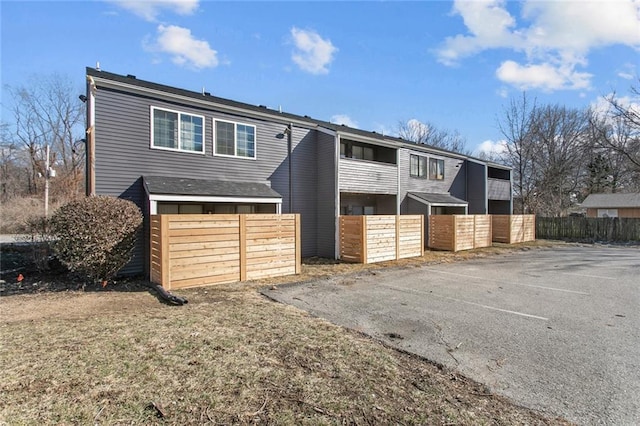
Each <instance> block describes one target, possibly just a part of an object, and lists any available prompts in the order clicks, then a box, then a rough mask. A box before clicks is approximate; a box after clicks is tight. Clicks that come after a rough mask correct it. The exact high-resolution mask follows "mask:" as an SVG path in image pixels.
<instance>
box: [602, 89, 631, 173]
mask: <svg viewBox="0 0 640 426" xmlns="http://www.w3.org/2000/svg"><path fill="white" fill-rule="evenodd" d="M631 93H632V95H633V97H634V98H636V99H640V81H639V82H638V85H637V86H632V87H631ZM605 101H606V103H607V106H608V109H607V110H606V111H604V112H602V111H597V110H591V114H590V119H589V121H590V125H591V130H592V135H593V138H594V142H595V143H596V146H598V147H600V148H602V149H604V150H606V151H608V152H613V153H617V154H619V155H621V156H623V157H624V158H626V160H627V161H628V163H629V166H630V168H631V169H633V170H635V171H636V172H640V104H639V103H634V102H633V101H631V102H627V101H624V100H623V99H621V98H619V97H618V96H617V95H616V94H615V93H614V94H612V95H610V96H607V97H605Z"/></svg>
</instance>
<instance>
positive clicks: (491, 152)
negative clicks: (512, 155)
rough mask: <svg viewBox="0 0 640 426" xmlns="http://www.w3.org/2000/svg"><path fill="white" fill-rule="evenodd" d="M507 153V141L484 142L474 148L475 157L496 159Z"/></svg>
mask: <svg viewBox="0 0 640 426" xmlns="http://www.w3.org/2000/svg"><path fill="white" fill-rule="evenodd" d="M506 153H507V141H505V140H504V139H502V140H499V141H492V140H486V141H484V142H482V143H481V144H480V145H478V147H477V148H476V151H475V153H474V154H475V155H477V156H481V155H484V156H486V158H493V159H497V158H500V157H501V156H502V155H503V154H506Z"/></svg>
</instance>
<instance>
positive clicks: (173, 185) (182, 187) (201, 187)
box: [142, 176, 282, 198]
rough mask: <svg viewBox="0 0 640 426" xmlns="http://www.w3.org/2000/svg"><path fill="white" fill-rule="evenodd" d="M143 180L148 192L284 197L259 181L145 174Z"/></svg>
mask: <svg viewBox="0 0 640 426" xmlns="http://www.w3.org/2000/svg"><path fill="white" fill-rule="evenodd" d="M142 180H143V184H144V187H145V190H146V191H147V193H148V194H163V195H193V196H217V197H251V198H282V196H281V195H280V194H278V193H277V192H276V191H275V190H273V189H272V188H271V187H270V186H269V185H267V184H265V183H259V182H235V181H222V180H204V179H187V178H176V177H168V176H143V177H142Z"/></svg>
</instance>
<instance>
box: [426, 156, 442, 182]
mask: <svg viewBox="0 0 640 426" xmlns="http://www.w3.org/2000/svg"><path fill="white" fill-rule="evenodd" d="M429 179H433V180H443V179H444V160H440V159H437V158H429Z"/></svg>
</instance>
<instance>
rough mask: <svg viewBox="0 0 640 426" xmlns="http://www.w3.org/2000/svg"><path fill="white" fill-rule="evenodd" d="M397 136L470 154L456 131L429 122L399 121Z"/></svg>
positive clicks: (463, 140)
mask: <svg viewBox="0 0 640 426" xmlns="http://www.w3.org/2000/svg"><path fill="white" fill-rule="evenodd" d="M398 136H399V137H400V138H402V139H404V140H407V141H411V142H415V143H421V144H425V145H430V146H433V147H436V148H441V149H444V150H447V151H451V152H458V153H461V154H470V152H469V150H467V148H466V141H465V139H464V138H463V137H462V135H460V133H458V132H457V131H455V130H454V131H450V130H446V129H440V128H438V127H436V126H435V125H433V124H432V123H429V122H421V121H418V120H416V119H411V120H406V121H400V122H399V123H398Z"/></svg>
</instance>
